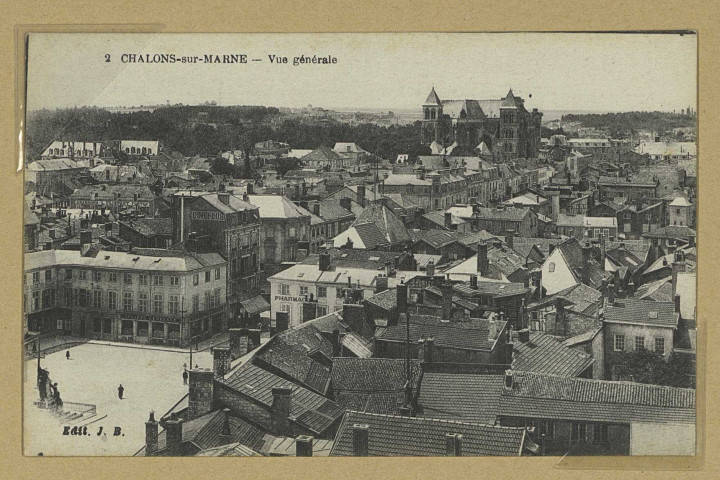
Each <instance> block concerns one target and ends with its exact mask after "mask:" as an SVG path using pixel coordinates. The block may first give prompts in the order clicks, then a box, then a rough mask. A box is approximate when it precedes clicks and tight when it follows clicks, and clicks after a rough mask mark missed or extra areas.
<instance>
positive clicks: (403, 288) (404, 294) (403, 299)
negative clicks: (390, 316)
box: [396, 283, 408, 314]
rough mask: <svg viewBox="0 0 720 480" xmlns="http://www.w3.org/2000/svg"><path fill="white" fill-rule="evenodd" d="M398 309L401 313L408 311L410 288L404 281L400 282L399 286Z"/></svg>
mask: <svg viewBox="0 0 720 480" xmlns="http://www.w3.org/2000/svg"><path fill="white" fill-rule="evenodd" d="M396 290H397V292H396V293H397V311H398V314H400V313H407V307H408V288H407V285H405V284H404V283H399V284H398V286H397V289H396Z"/></svg>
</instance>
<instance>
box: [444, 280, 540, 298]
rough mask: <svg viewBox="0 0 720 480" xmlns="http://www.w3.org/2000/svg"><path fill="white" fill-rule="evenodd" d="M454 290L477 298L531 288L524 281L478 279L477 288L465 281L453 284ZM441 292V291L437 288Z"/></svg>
mask: <svg viewBox="0 0 720 480" xmlns="http://www.w3.org/2000/svg"><path fill="white" fill-rule="evenodd" d="M453 290H454V291H455V292H457V293H458V294H459V295H461V296H463V297H467V298H476V297H478V296H480V295H492V296H495V297H506V296H511V295H522V294H525V293H527V292H528V291H529V289H528V288H527V287H526V286H525V285H523V284H522V283H504V282H483V281H481V280H478V286H477V289H475V288H472V287H470V285H466V284H464V283H460V284H456V285H453ZM437 293H438V294H439V293H440V291H439V290H437Z"/></svg>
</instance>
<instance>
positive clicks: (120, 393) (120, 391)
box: [118, 383, 125, 400]
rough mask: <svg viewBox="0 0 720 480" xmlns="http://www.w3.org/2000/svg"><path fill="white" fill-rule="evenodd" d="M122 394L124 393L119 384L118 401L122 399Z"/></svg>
mask: <svg viewBox="0 0 720 480" xmlns="http://www.w3.org/2000/svg"><path fill="white" fill-rule="evenodd" d="M123 393H125V388H124V387H123V386H122V383H121V384H120V386H119V387H118V397H119V398H120V400H122V399H123Z"/></svg>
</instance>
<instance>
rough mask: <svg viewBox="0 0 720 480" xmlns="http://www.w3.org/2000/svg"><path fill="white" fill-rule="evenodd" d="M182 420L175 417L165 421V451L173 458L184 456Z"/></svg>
mask: <svg viewBox="0 0 720 480" xmlns="http://www.w3.org/2000/svg"><path fill="white" fill-rule="evenodd" d="M182 424H183V420H182V418H175V417H174V416H173V417H171V418H170V419H168V420H165V422H164V425H163V426H164V427H165V449H166V450H167V453H168V455H169V456H171V457H179V456H180V455H181V454H182Z"/></svg>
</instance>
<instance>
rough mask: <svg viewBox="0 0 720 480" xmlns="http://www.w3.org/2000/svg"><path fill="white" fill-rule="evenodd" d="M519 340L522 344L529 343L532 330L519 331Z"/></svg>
mask: <svg viewBox="0 0 720 480" xmlns="http://www.w3.org/2000/svg"><path fill="white" fill-rule="evenodd" d="M518 340H520V341H521V342H522V343H528V342H529V341H530V329H528V328H523V329H522V330H518Z"/></svg>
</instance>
